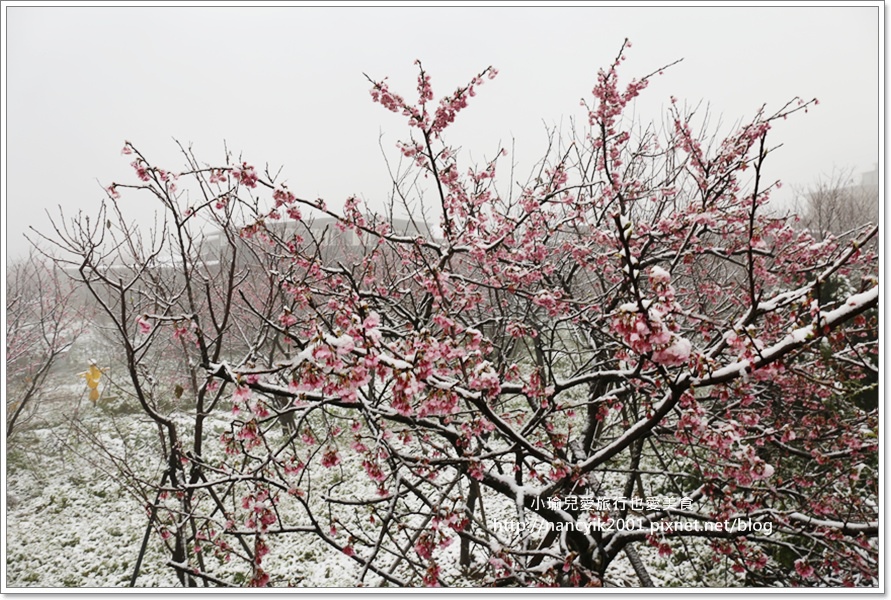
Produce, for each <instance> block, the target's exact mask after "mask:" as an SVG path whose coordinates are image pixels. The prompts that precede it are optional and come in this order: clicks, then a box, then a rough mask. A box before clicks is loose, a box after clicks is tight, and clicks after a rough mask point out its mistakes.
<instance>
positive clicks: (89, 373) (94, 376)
mask: <svg viewBox="0 0 891 600" xmlns="http://www.w3.org/2000/svg"><path fill="white" fill-rule="evenodd" d="M78 375H79V376H80V377H83V378H84V379H86V380H87V388H88V389H89V390H90V402H92V403H93V404H96V401H97V400H99V379H100V378H101V377H102V371H101V370H100V369H99V367H97V366H96V361H92V360H91V361H90V368H89V369H87V370H86V371H84V372H83V373H78Z"/></svg>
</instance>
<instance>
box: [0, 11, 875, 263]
mask: <svg viewBox="0 0 891 600" xmlns="http://www.w3.org/2000/svg"><path fill="white" fill-rule="evenodd" d="M879 15H880V13H879V8H878V6H877V5H876V4H873V5H871V6H861V7H854V6H846V7H843V8H832V7H797V8H770V7H752V6H750V7H744V8H728V7H722V8H708V7H703V8H680V7H658V8H652V7H649V8H645V7H635V8H607V7H597V6H591V7H572V8H486V9H480V8H456V7H448V8H367V9H366V8H362V9H358V8H343V7H342V8H306V7H288V8H284V7H278V8H163V7H149V8H85V7H78V8H49V7H16V6H12V7H9V6H7V7H5V23H4V26H5V34H6V77H5V82H6V92H5V97H6V111H5V118H6V121H5V124H6V130H5V142H6V152H5V153H4V155H5V157H6V170H5V174H4V177H3V181H4V183H5V186H4V188H5V189H4V196H3V200H4V205H5V207H6V211H7V212H6V219H5V223H6V233H7V235H6V246H7V251H8V253H9V255H10V256H12V257H14V256H16V255H20V254H21V253H23V252H24V251H25V249H26V247H27V245H26V242H25V241H24V239H23V237H22V232H24V231H26V230H27V228H28V227H29V226H33V227H35V228H37V229H39V230H41V231H48V230H49V221H48V219H47V218H46V216H45V215H44V211H46V210H49V211H50V212H51V214H53V215H58V214H59V208H60V207H61V209H62V210H63V211H64V212H65V213H66V215H67V214H72V213H74V212H76V211H77V210H84V211H86V212H88V213H93V212H95V211H96V209H97V207H98V205H99V202H100V201H101V199H102V198H103V196H104V193H103V190H102V188H103V187H104V186H106V185H108V184H110V183H111V182H112V181H119V182H124V181H133V180H134V175H133V172H132V169H131V168H130V167H129V162H130V161H129V160H128V159H129V158H130V157H126V156H121V155H120V150H121V147H122V145H123V142H124V140H129V141H130V142H132V143H133V144H134V145H135V146H136V147H137V148H139V149H140V151H142V152H143V153H144V154H146V155H147V156H148V157H149V158H150V159H151V160H152V161H153V162H154V163H155V164H157V165H158V166H161V167H164V166H166V167H168V168H170V169H172V170H178V169H179V168H180V167H181V166H182V164H183V161H182V159H181V158H180V156H179V155H178V150H177V147H176V145H175V143H174V141H173V140H174V139H176V140H179V141H181V142H183V143H184V144H190V143H191V145H192V147H193V149H194V151H195V153H196V155H197V156H198V158H199V160H201V161H205V162H209V163H221V162H223V160H224V153H223V152H224V143H225V144H227V145H228V148H229V149H230V150H232V151H233V152H234V153H235V154H236V156H237V155H238V154H239V153H241V154H242V155H243V157H244V159H245V160H247V161H248V162H249V163H253V164H256V165H258V166H263V165H265V164H267V163H268V164H269V165H270V167H271V168H272V170H273V171H274V170H277V169H278V167H283V170H282V176H283V178H284V180H285V181H287V183H288V185H289V188H290V189H291V190H292V191H294V192H295V193H297V194H298V195H300V196H304V197H323V198H326V199H327V201H328V202H329V204H331V205H333V206H339V205H340V203H341V202H342V201H343V199H345V198H346V197H347V196H349V195H352V194H356V195H359V196H360V197H362V198H365V199H366V200H367V201H369V203H370V204H371V205H372V206H375V205H380V203H381V202H382V201H383V199H384V198H385V197H386V195H387V193H388V191H389V188H390V181H389V176H388V173H387V170H386V167H385V163H384V159H383V157H382V154H381V146H382V147H383V148H384V150H385V151H386V152H387V153H388V156H390V157H393V156H396V152H395V149H394V144H395V143H396V141H397V140H399V139H406V138H407V127H406V122H405V119H404V117H402V116H400V115H394V114H393V113H390V112H388V111H386V110H384V109H383V108H381V107H380V106H379V105H375V104H373V103H372V102H371V99H370V96H369V93H368V90H369V89H370V84H369V83H368V81H367V80H366V79H365V77H364V76H363V73H367V74H368V75H369V76H371V77H372V78H375V79H381V78H383V77H387V76H389V82H390V85H391V88H392V89H393V90H394V91H395V92H398V93H401V94H402V95H403V96H405V97H406V98H407V99H410V100H413V99H414V98H415V97H416V92H415V76H416V73H417V71H416V67H415V66H414V65H413V61H414V60H415V59H416V58H419V59H421V60H422V61H423V64H424V67H425V69H426V70H427V71H428V72H429V73H430V74H431V76H432V83H433V89H434V93H435V94H436V97H437V99H438V98H439V97H440V96H442V95H445V94H446V93H450V92H452V91H453V90H454V89H455V88H456V87H457V86H459V85H461V84H464V83H466V82H467V81H468V80H469V79H470V78H471V77H472V76H473V75H475V74H476V73H478V72H480V71H481V70H482V69H484V68H485V67H486V66H488V65H490V64H491V65H493V66H495V67H497V68H498V69H499V71H500V74H499V76H498V77H497V78H496V79H495V80H494V81H491V82H486V84H485V85H483V86H482V88H480V89H479V91H478V94H477V96H476V97H475V98H473V99H472V101H471V105H470V107H469V108H468V109H467V110H466V111H465V112H462V113H461V114H460V115H459V116H458V119H457V121H456V123H455V125H454V126H453V128H452V129H450V131H449V135H448V137H447V139H448V140H449V141H450V143H451V144H452V145H455V146H461V147H462V148H463V151H464V152H466V153H469V154H468V158H472V159H473V160H475V161H482V160H483V159H484V157H491V156H493V155H494V153H495V152H496V150H497V149H498V148H499V147H501V146H506V147H507V148H510V147H511V144H512V143H514V142H512V140H515V144H516V154H515V156H514V159H515V160H518V161H519V162H520V166H521V168H525V169H527V170H528V169H529V168H531V166H532V163H533V162H534V161H535V160H536V159H538V158H540V157H541V155H542V153H543V151H544V149H545V144H546V135H545V132H546V126H548V125H555V124H561V123H562V124H563V125H568V123H569V120H570V118H573V117H575V118H578V117H582V116H583V115H584V112H583V109H582V108H581V107H579V100H580V99H581V98H583V97H585V98H590V92H591V88H592V87H593V85H594V82H595V80H596V74H597V69H598V68H600V67H606V66H608V65H609V64H610V62H611V61H612V60H613V58H614V57H615V55H616V53H617V52H618V50H619V48H620V47H621V45H622V41H623V39H624V38H626V37H628V38H630V40H631V41H632V42H633V47H632V48H631V49H630V50H629V51H628V60H627V61H626V63H624V67H623V70H622V72H621V73H622V77H623V78H624V80H625V81H628V80H630V79H631V78H632V77H635V76H643V75H646V74H648V73H650V72H651V71H653V70H655V69H657V68H659V67H661V66H663V65H665V64H667V63H670V62H672V61H674V60H676V59H679V58H683V59H684V60H683V62H681V63H680V64H679V65H676V66H674V67H672V68H671V69H669V70H668V71H666V72H665V74H664V75H662V76H660V77H658V78H656V79H655V80H654V81H653V83H652V84H651V85H650V87H649V88H648V89H647V90H645V92H644V93H643V94H642V96H641V98H640V100H639V101H638V104H637V107H636V110H637V113H638V114H639V115H641V117H642V118H643V119H644V120H647V121H648V120H650V119H654V118H657V119H658V118H659V117H660V110H664V108H665V107H666V106H667V105H668V103H669V97H670V96H672V95H674V96H676V97H677V98H679V99H680V100H681V101H687V102H689V103H691V104H694V105H695V104H696V103H698V102H700V101H702V102H703V103H704V104H705V103H707V104H708V105H709V110H710V113H711V114H712V115H713V121H714V122H715V123H717V121H718V118H719V117H720V119H721V120H722V122H723V123H724V124H725V125H727V126H729V125H730V124H733V123H735V122H737V121H739V120H741V119H744V118H750V117H751V116H752V115H753V114H754V113H755V111H756V110H757V109H758V108H759V107H760V106H761V105H762V104H765V103H766V104H767V107H768V112H770V113H772V112H773V111H775V110H776V109H779V108H780V107H781V106H782V105H783V104H785V103H786V102H787V101H788V100H790V99H791V98H793V97H795V96H801V97H803V98H806V99H810V98H813V97H816V98H818V99H819V100H820V105H819V106H818V107H816V108H815V109H814V110H812V111H810V112H809V114H807V115H803V114H802V115H797V116H795V117H794V118H790V119H789V120H788V121H785V122H782V123H780V124H778V125H777V126H776V127H775V128H774V129H773V130H772V133H771V136H772V142H773V143H774V144H776V143H782V144H783V147H782V149H781V150H780V151H779V152H778V153H776V156H775V157H774V158H772V159H771V160H770V161H768V165H767V169H768V173H767V174H768V176H769V177H770V178H779V179H782V180H783V181H784V182H785V184H786V187H785V188H784V193H788V192H785V190H788V189H791V188H793V187H794V186H806V185H807V184H810V183H814V182H815V181H816V180H817V179H818V178H819V177H820V176H821V175H828V174H830V173H831V172H832V171H833V169H844V168H850V169H853V171H854V173H855V176H858V177H859V174H860V173H861V172H863V171H867V170H871V169H872V168H873V166H874V164H875V163H876V162H878V160H879V158H878V156H879V155H878V148H879V140H880V130H879V106H880V105H879V90H880V73H879V53H880V48H879V27H880V23H879ZM771 109H773V110H771ZM771 161H772V162H771ZM465 164H466V163H465ZM516 178H517V179H520V180H523V181H525V179H526V173H525V172H523V173H518V174H517V175H516ZM127 198H128V196H125V202H126V199H127ZM145 198H146V197H145V196H143V200H142V201H136V200H134V201H133V202H132V205H129V206H127V207H126V208H127V210H128V211H132V213H130V212H128V215H132V217H133V218H136V219H140V220H145V221H149V220H150V214H151V211H152V210H153V208H154V207H153V206H151V203H149V202H147V201H145Z"/></svg>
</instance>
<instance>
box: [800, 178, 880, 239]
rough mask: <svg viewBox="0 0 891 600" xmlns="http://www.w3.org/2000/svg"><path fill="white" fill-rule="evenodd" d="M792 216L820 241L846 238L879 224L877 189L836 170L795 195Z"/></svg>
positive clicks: (875, 186)
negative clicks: (795, 215)
mask: <svg viewBox="0 0 891 600" xmlns="http://www.w3.org/2000/svg"><path fill="white" fill-rule="evenodd" d="M795 196H796V198H795V212H796V213H797V214H798V215H799V216H800V217H801V224H802V226H803V227H805V228H807V229H808V230H810V231H811V232H812V233H813V235H814V236H815V237H816V238H817V239H818V240H819V241H823V240H824V239H826V237H827V236H828V235H834V236H846V235H851V234H852V232H856V231H857V230H858V229H859V228H860V227H862V226H863V224H864V223H878V220H879V188H878V186H877V185H871V184H869V183H866V182H863V183H855V181H854V177H853V173H852V171H851V170H850V169H849V170H838V171H835V172H833V173H832V174H831V175H829V176H825V177H823V178H821V179H820V180H818V181H817V182H816V183H814V184H812V185H810V186H808V187H806V188H804V189H800V190H796V193H795Z"/></svg>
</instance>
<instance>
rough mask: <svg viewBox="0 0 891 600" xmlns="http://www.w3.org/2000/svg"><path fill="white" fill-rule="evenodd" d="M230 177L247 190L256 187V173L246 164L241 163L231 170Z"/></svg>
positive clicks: (257, 179)
mask: <svg viewBox="0 0 891 600" xmlns="http://www.w3.org/2000/svg"><path fill="white" fill-rule="evenodd" d="M232 177H233V178H234V179H235V180H236V181H240V182H241V184H242V185H244V186H246V187H249V188H255V187H257V181H259V178H258V177H257V171H256V170H255V169H254V167H252V166H250V165H249V164H247V163H246V162H243V163H241V166H240V167H236V168H234V169H232Z"/></svg>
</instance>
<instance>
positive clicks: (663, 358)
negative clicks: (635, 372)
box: [653, 336, 693, 367]
mask: <svg viewBox="0 0 891 600" xmlns="http://www.w3.org/2000/svg"><path fill="white" fill-rule="evenodd" d="M692 349H693V345H692V344H691V343H690V340H688V339H686V338H682V337H679V336H674V338H673V340H672V343H671V344H670V345H669V346H667V347H666V348H663V349H661V350H657V351H656V352H653V362H657V363H659V364H661V365H665V366H666V367H677V366H679V365H682V364H684V363H686V362H687V360H689V358H690V352H691V351H692Z"/></svg>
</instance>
